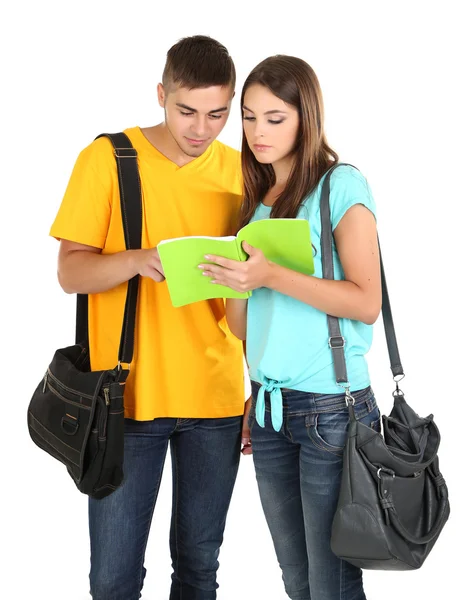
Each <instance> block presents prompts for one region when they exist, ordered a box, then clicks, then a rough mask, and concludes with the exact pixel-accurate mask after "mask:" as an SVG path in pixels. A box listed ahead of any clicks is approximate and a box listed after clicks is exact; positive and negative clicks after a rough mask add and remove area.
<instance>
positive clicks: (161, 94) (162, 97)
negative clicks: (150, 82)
mask: <svg viewBox="0 0 465 600" xmlns="http://www.w3.org/2000/svg"><path fill="white" fill-rule="evenodd" d="M166 95H167V94H166V90H165V88H164V87H163V84H162V83H159V84H158V85H157V96H158V104H159V105H160V106H161V107H162V108H165V101H166Z"/></svg>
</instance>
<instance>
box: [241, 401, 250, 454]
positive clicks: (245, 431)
mask: <svg viewBox="0 0 465 600" xmlns="http://www.w3.org/2000/svg"><path fill="white" fill-rule="evenodd" d="M251 406H252V397H250V398H249V399H248V400H247V402H246V403H245V409H244V416H243V418H242V439H241V443H242V450H241V452H242V454H243V455H244V456H247V455H248V454H252V440H251V439H250V429H249V414H250V408H251Z"/></svg>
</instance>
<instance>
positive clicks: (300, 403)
mask: <svg viewBox="0 0 465 600" xmlns="http://www.w3.org/2000/svg"><path fill="white" fill-rule="evenodd" d="M251 385H252V392H253V396H254V401H255V402H256V405H255V413H256V420H257V423H258V424H259V425H261V426H262V427H264V425H265V410H266V408H268V407H269V410H270V411H271V418H272V423H273V428H274V429H275V430H276V431H279V430H280V429H281V426H282V421H283V412H285V413H286V414H288V415H299V414H311V413H325V412H328V413H329V412H340V411H343V410H346V409H347V404H346V399H345V393H344V391H341V393H340V394H320V393H313V392H303V391H300V390H291V389H288V388H282V389H279V388H274V389H270V390H267V389H266V387H267V386H262V385H261V384H259V383H257V382H256V381H251ZM351 396H352V397H353V398H354V401H355V404H356V405H358V404H361V403H365V404H366V405H367V409H368V411H369V412H371V410H373V408H375V406H376V400H375V397H374V394H373V390H372V389H371V387H370V386H368V387H366V388H364V389H361V390H356V391H353V392H352V391H351Z"/></svg>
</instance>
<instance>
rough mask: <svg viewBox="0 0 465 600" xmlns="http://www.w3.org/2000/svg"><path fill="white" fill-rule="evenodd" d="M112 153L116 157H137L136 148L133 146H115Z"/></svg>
mask: <svg viewBox="0 0 465 600" xmlns="http://www.w3.org/2000/svg"><path fill="white" fill-rule="evenodd" d="M114 154H115V156H116V158H137V150H136V149H135V148H115V149H114Z"/></svg>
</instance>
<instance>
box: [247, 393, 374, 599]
mask: <svg viewBox="0 0 465 600" xmlns="http://www.w3.org/2000/svg"><path fill="white" fill-rule="evenodd" d="M259 387H260V386H259V384H257V383H255V382H252V394H253V402H252V408H251V412H250V417H249V423H250V426H251V439H252V447H253V458H254V465H255V472H256V477H257V482H258V487H259V492H260V499H261V503H262V506H263V510H264V513H265V517H266V520H267V523H268V527H269V529H270V532H271V536H272V539H273V543H274V547H275V550H276V555H277V558H278V562H279V565H280V567H281V569H282V574H283V580H284V586H285V589H286V592H287V594H288V596H289V598H291V599H292V600H366V597H365V593H364V591H363V585H362V571H361V570H360V569H358V568H356V567H354V566H353V565H351V564H349V563H348V562H346V561H344V560H341V559H339V558H337V557H336V556H335V555H334V554H333V553H332V551H331V548H330V538H331V524H332V520H333V516H334V513H335V510H336V506H337V501H338V495H339V487H340V483H341V473H342V455H343V451H344V445H345V440H346V437H347V426H348V422H349V416H348V410H347V406H346V403H345V396H344V394H337V395H327V394H312V393H308V392H299V391H295V390H283V405H284V408H283V413H284V414H283V417H284V421H283V426H282V428H281V431H279V432H276V431H275V430H274V429H273V426H272V424H271V418H270V417H271V415H270V397H269V394H268V392H267V393H265V427H264V428H261V427H260V426H259V425H258V423H257V422H256V420H255V402H256V399H257V394H258V390H259ZM352 395H353V396H354V398H355V413H356V416H357V418H358V419H359V420H360V421H361V422H362V423H364V424H365V425H368V426H370V427H372V428H373V429H375V430H377V431H379V430H380V413H379V410H378V408H377V405H376V401H375V398H374V395H373V392H372V390H371V388H366V389H364V390H360V391H357V392H353V393H352Z"/></svg>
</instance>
